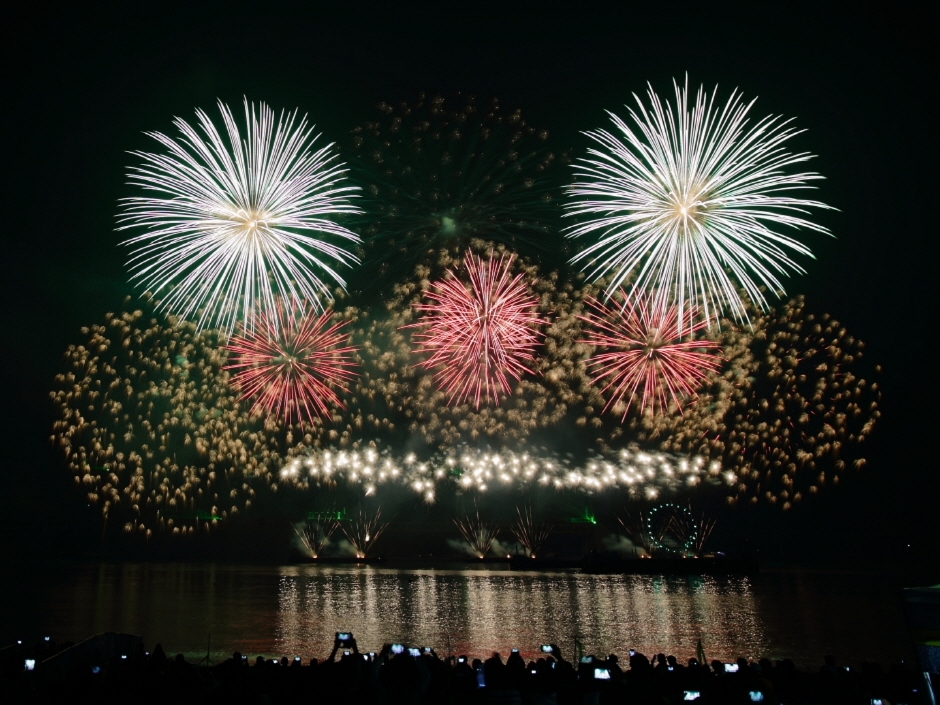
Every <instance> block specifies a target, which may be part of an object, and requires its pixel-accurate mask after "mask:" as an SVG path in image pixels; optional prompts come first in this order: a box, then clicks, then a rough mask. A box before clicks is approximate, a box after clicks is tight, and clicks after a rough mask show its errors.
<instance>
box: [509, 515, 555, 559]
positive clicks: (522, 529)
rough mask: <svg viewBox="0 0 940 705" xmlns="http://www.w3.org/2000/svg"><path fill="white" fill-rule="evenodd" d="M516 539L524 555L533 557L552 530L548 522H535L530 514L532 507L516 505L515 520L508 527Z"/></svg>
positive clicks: (536, 554)
mask: <svg viewBox="0 0 940 705" xmlns="http://www.w3.org/2000/svg"><path fill="white" fill-rule="evenodd" d="M510 531H512V534H513V536H515V537H516V541H518V542H519V544H520V545H521V546H522V547H523V548H524V549H525V555H526V556H528V557H529V558H535V557H536V556H538V554H539V552H540V551H541V550H542V546H543V545H544V544H545V541H546V539H548V535H549V534H550V533H551V531H552V526H551V525H550V524H544V523H542V524H540V523H537V522H536V521H535V519H534V517H533V515H532V507H530V506H528V505H526V506H525V507H522V508H520V507H516V521H515V523H514V524H513V525H512V526H511V527H510Z"/></svg>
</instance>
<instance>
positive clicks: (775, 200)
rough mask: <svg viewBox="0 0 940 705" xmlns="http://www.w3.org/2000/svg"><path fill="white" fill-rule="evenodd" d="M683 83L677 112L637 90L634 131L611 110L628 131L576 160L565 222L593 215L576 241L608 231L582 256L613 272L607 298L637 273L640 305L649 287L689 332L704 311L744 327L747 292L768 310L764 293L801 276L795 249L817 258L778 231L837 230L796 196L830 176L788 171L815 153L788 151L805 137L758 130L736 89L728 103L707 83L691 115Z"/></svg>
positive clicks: (599, 138)
mask: <svg viewBox="0 0 940 705" xmlns="http://www.w3.org/2000/svg"><path fill="white" fill-rule="evenodd" d="M674 87H675V93H676V106H675V108H673V106H671V105H670V104H669V103H666V104H665V105H664V104H663V102H662V101H661V100H660V98H659V96H657V95H656V94H655V93H654V92H653V89H652V87H650V88H649V93H648V95H649V103H650V106H649V108H647V107H646V106H644V105H643V102H642V101H641V100H640V98H639V97H638V96H636V95H635V94H634V98H635V100H636V102H637V104H638V106H639V108H638V110H633V109H629V114H630V117H631V118H632V120H633V123H634V126H635V127H634V128H631V127H630V126H629V125H628V124H627V123H626V122H624V121H623V120H621V119H620V118H619V117H617V116H616V115H614V114H613V113H608V114H609V115H610V117H611V120H612V121H613V123H614V125H615V126H616V128H617V130H618V131H619V133H620V134H619V135H616V136H615V135H613V134H611V133H609V132H607V131H605V130H596V131H592V132H588V133H586V134H587V135H588V136H589V137H590V138H591V139H593V140H594V141H595V142H596V143H597V145H599V147H595V148H592V149H589V150H588V154H589V155H590V158H587V159H581V160H579V162H578V163H577V164H576V165H575V170H576V178H577V180H576V182H575V183H574V184H573V185H571V186H570V187H569V188H568V195H569V196H571V197H572V199H573V200H572V201H571V202H570V203H569V204H568V205H567V209H568V213H567V214H566V215H569V216H582V215H583V216H588V219H587V220H585V221H584V222H583V223H581V224H578V225H574V226H571V227H569V228H568V233H567V234H568V237H571V238H579V237H583V236H587V235H591V236H594V235H597V236H599V239H598V240H597V241H596V242H594V243H593V244H592V245H590V246H588V247H587V248H586V249H584V250H583V251H581V252H580V253H579V254H577V255H576V256H575V257H574V258H573V259H572V261H573V262H582V263H583V264H584V266H585V268H586V269H589V270H591V275H592V276H594V277H598V278H599V277H604V276H609V277H610V283H609V285H608V293H611V292H613V291H615V290H616V289H617V288H618V287H620V286H621V285H624V284H626V283H628V280H629V279H630V278H631V277H635V278H634V279H633V282H632V289H631V296H630V298H631V299H634V298H635V297H636V296H637V295H638V294H640V293H641V292H647V293H649V294H650V295H652V296H653V297H654V299H653V301H654V304H656V305H658V306H663V307H666V306H669V305H675V306H678V307H679V311H680V315H679V323H678V327H679V331H680V333H681V332H682V331H683V330H684V328H686V327H688V326H689V325H690V320H689V313H688V312H690V311H691V309H693V308H695V307H698V308H699V309H700V311H702V313H703V317H704V318H705V320H707V321H717V319H718V317H719V316H720V315H721V313H722V312H723V311H725V310H729V311H730V312H731V314H732V315H733V316H734V317H735V318H736V319H737V320H739V321H746V320H747V313H746V310H745V304H744V302H743V300H742V298H741V295H740V293H739V289H740V288H743V289H744V291H745V292H746V294H747V296H748V297H749V298H750V299H751V300H752V301H753V302H755V303H756V304H757V305H759V306H761V307H763V308H766V307H767V301H766V299H765V298H764V294H763V292H762V291H761V287H766V288H767V289H768V290H770V291H774V292H777V291H782V289H783V286H782V284H781V283H780V280H779V279H778V275H784V274H787V273H789V272H802V271H803V269H802V268H801V267H800V266H799V265H798V264H797V263H796V262H794V261H793V260H792V259H790V257H789V255H788V251H793V252H796V253H799V254H801V255H806V256H809V257H812V253H811V252H810V250H809V248H808V247H807V246H806V245H804V244H803V243H801V242H799V241H798V240H795V239H793V238H791V237H788V236H787V235H783V234H781V233H780V232H777V231H775V230H772V229H771V227H773V226H783V227H785V228H794V229H796V228H806V229H808V230H812V231H815V232H819V233H824V234H827V235H828V234H830V233H829V231H828V230H827V229H826V228H824V227H822V226H820V225H817V224H815V223H813V222H811V221H809V220H807V219H805V218H804V217H802V216H803V215H804V214H807V213H808V209H809V208H824V209H828V208H829V206H826V205H825V204H823V203H820V202H818V201H811V200H806V199H801V198H795V197H793V196H790V195H788V194H789V193H790V192H792V191H795V190H800V189H806V188H813V187H812V186H810V185H808V182H810V181H814V180H817V179H821V178H823V177H822V176H820V175H819V174H817V173H815V172H800V173H795V174H787V173H785V172H784V169H786V168H787V167H790V166H792V165H794V164H798V163H801V162H805V161H807V160H809V159H811V158H812V157H813V155H811V154H809V153H806V152H801V153H798V154H791V153H789V152H787V151H785V150H784V149H783V148H782V147H781V145H782V143H783V142H785V141H786V140H788V139H790V138H791V137H793V136H794V135H797V134H799V133H800V132H801V131H800V130H796V129H794V128H792V127H787V126H788V125H789V123H790V121H789V120H781V119H780V118H779V117H767V118H764V119H762V120H760V121H759V122H757V123H756V124H755V125H753V126H750V127H749V126H748V121H747V113H748V111H749V110H750V108H751V106H752V105H753V104H754V101H751V102H750V103H747V104H744V103H743V102H742V101H741V96H740V94H739V93H738V92H737V91H734V92H733V93H732V94H731V97H730V98H729V99H728V102H727V103H726V104H725V106H724V107H722V108H719V107H718V106H716V105H715V98H716V95H717V91H716V92H715V93H712V94H711V95H710V96H709V95H708V94H707V93H705V92H704V90H703V89H701V88H700V89H699V91H698V92H697V93H696V96H695V104H694V106H693V107H692V108H691V110H690V108H689V88H688V79H686V84H685V86H684V87H680V86H679V85H678V84H677V83H674ZM729 270H730V274H729Z"/></svg>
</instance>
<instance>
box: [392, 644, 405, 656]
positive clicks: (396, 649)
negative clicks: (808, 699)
mask: <svg viewBox="0 0 940 705" xmlns="http://www.w3.org/2000/svg"><path fill="white" fill-rule="evenodd" d="M404 650H405V645H404V644H392V653H393V654H400V653H402V652H403V651H404Z"/></svg>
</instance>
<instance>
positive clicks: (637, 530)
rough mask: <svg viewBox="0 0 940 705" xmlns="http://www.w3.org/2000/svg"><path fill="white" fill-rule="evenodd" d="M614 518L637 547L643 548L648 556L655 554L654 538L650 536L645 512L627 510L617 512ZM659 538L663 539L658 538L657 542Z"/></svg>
mask: <svg viewBox="0 0 940 705" xmlns="http://www.w3.org/2000/svg"><path fill="white" fill-rule="evenodd" d="M614 517H615V518H616V520H617V523H618V524H620V526H621V527H623V530H624V531H625V532H626V534H627V536H628V537H629V538H630V540H631V541H632V542H633V543H634V544H636V546H638V547H639V548H641V549H642V550H643V552H644V553H645V554H646V555H647V556H650V555H652V554H653V537H652V536H650V532H649V525H648V524H647V521H646V514H645V513H644V512H642V511H640V512H635V511H630V510H626V509H625V510H623V511H622V512H616V513H615V514H614ZM659 538H661V537H657V540H658V539H659Z"/></svg>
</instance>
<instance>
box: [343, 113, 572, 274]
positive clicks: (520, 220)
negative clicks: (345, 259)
mask: <svg viewBox="0 0 940 705" xmlns="http://www.w3.org/2000/svg"><path fill="white" fill-rule="evenodd" d="M379 112H380V115H379V116H378V117H377V119H376V120H373V121H369V122H366V123H364V124H363V125H361V126H359V127H357V128H356V129H355V130H353V153H354V154H355V156H356V160H355V162H354V170H355V172H356V177H357V180H358V181H359V182H361V183H363V185H364V191H365V193H364V200H363V206H364V208H365V209H366V211H367V212H368V217H367V218H366V219H364V221H363V223H362V231H363V236H364V238H365V241H366V251H367V253H368V255H367V264H370V263H371V264H375V265H378V266H379V268H380V271H382V272H383V273H385V274H389V273H390V272H394V273H395V276H394V277H393V280H394V279H400V278H401V275H402V274H404V275H407V274H410V271H411V269H412V268H413V267H414V266H415V265H416V264H417V263H418V262H420V261H422V260H423V261H429V260H430V259H432V258H433V257H434V253H435V252H436V251H437V250H440V249H452V250H454V251H459V250H462V249H464V248H465V247H466V246H467V245H468V244H469V242H470V241H471V240H472V239H484V240H487V241H489V242H500V243H505V244H507V245H509V246H511V247H512V248H513V249H514V250H515V251H526V250H538V251H541V252H545V251H550V250H551V249H553V248H560V246H561V243H559V242H558V240H557V236H556V235H555V233H557V231H558V228H557V227H556V224H555V218H556V215H555V214H556V209H555V208H553V207H552V206H553V205H554V202H556V201H557V200H558V195H560V189H558V190H557V191H558V194H557V195H556V188H555V185H554V184H553V183H552V181H551V173H552V165H553V164H555V163H557V162H559V161H562V162H563V161H565V158H564V156H563V155H557V154H555V153H553V152H551V151H550V150H549V149H547V147H546V144H547V141H548V133H547V131H545V130H538V129H536V128H534V127H532V126H531V125H529V124H527V122H526V121H525V119H523V117H522V115H521V113H520V112H519V111H518V110H516V111H513V112H507V111H504V110H503V109H502V108H501V107H500V105H499V102H498V101H496V100H492V101H489V102H485V101H478V100H476V99H475V98H474V97H472V96H464V95H459V94H458V95H455V96H452V97H448V98H446V99H445V98H443V97H441V96H435V97H426V96H424V95H421V96H419V98H418V100H417V101H415V102H413V103H398V104H396V105H394V106H393V105H389V104H386V103H382V104H381V105H379ZM556 171H557V169H556Z"/></svg>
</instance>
